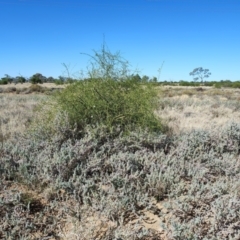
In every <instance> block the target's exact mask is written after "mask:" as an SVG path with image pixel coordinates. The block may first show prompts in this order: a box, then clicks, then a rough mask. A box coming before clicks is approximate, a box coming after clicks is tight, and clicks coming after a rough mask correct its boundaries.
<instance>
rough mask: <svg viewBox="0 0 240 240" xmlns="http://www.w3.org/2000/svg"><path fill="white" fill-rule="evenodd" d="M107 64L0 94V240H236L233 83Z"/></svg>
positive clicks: (238, 95) (239, 167)
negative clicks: (90, 73)
mask: <svg viewBox="0 0 240 240" xmlns="http://www.w3.org/2000/svg"><path fill="white" fill-rule="evenodd" d="M98 56H99V57H101V56H102V55H98ZM110 56H111V57H114V56H115V55H110ZM115 64H116V62H114V65H111V63H109V62H108V63H107V66H111V67H112V68H110V69H111V71H112V72H111V71H109V68H104V66H100V69H101V70H104V71H103V72H99V71H97V72H98V74H99V75H98V76H99V78H90V79H88V80H85V81H81V82H77V83H73V84H70V85H68V86H66V87H65V88H63V89H62V90H59V91H55V92H54V91H50V92H48V91H47V92H45V93H40V94H35V93H34V94H28V95H25V94H22V93H21V92H20V93H19V94H18V95H13V94H10V93H2V94H1V95H0V110H1V111H0V120H1V134H0V140H1V146H0V174H1V175H0V177H1V178H0V181H1V184H0V238H1V239H81V240H82V239H83V240H84V239H86V240H87V239H99V240H100V239H109V240H110V239H118V240H120V239H146V240H147V239H239V238H240V228H239V226H240V181H239V177H240V159H239V149H240V124H239V119H240V112H239V109H240V103H239V100H240V90H238V89H216V88H212V87H193V88H191V87H173V86H172V87H171V86H170V87H164V86H161V87H159V86H156V85H155V84H152V83H151V82H150V83H149V82H147V83H142V82H138V81H136V79H134V78H132V77H126V78H123V77H122V76H121V77H119V78H116V77H114V78H112V73H116V71H115V70H114V68H113V67H114V66H115ZM94 73H96V68H94ZM46 93H47V94H46Z"/></svg>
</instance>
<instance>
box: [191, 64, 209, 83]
mask: <svg viewBox="0 0 240 240" xmlns="http://www.w3.org/2000/svg"><path fill="white" fill-rule="evenodd" d="M189 75H190V76H198V77H195V78H194V80H195V81H198V80H199V79H200V80H201V83H203V79H204V78H208V77H209V76H210V75H211V73H210V72H209V69H203V68H202V67H198V68H195V69H193V71H192V72H190V73H189Z"/></svg>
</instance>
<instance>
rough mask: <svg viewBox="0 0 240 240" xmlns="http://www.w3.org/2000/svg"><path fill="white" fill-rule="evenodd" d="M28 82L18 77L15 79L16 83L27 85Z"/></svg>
mask: <svg viewBox="0 0 240 240" xmlns="http://www.w3.org/2000/svg"><path fill="white" fill-rule="evenodd" d="M26 81H27V80H26V78H25V77H22V76H17V77H15V83H25V82H26Z"/></svg>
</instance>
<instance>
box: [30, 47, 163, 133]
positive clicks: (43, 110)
mask: <svg viewBox="0 0 240 240" xmlns="http://www.w3.org/2000/svg"><path fill="white" fill-rule="evenodd" d="M94 53H95V54H94V56H93V57H92V56H91V55H88V56H90V57H91V59H92V61H93V62H91V65H90V66H91V68H90V69H89V68H88V75H89V78H85V80H80V81H77V82H74V83H72V84H70V85H68V86H67V87H66V88H65V89H63V90H62V91H61V92H57V93H55V94H53V95H52V96H51V97H50V98H49V99H48V101H47V102H45V103H43V104H42V105H40V106H39V108H38V110H37V113H38V114H37V115H38V117H37V118H36V120H35V121H34V122H35V123H34V124H33V126H34V125H35V126H37V128H38V126H39V127H40V128H41V125H42V126H44V128H45V133H46V132H48V134H49V133H51V132H52V131H53V132H54V131H56V130H54V126H53V123H54V122H55V121H56V120H57V121H58V122H59V121H60V122H64V121H65V120H64V119H65V117H66V115H67V118H68V121H69V124H70V126H71V128H73V127H74V128H75V129H77V130H78V131H80V132H84V130H85V128H86V127H87V126H90V127H95V126H97V125H104V126H105V127H106V129H107V131H109V132H110V133H113V128H114V127H118V129H119V132H125V133H126V132H128V131H132V130H134V129H135V128H143V129H148V130H149V131H164V129H165V128H164V127H163V124H161V121H160V119H159V118H157V117H156V115H155V114H154V110H155V109H156V108H157V90H156V88H155V87H154V85H153V84H151V83H141V82H139V81H135V79H134V77H133V75H131V74H128V72H129V70H128V62H127V61H125V60H123V58H122V57H121V56H120V55H119V53H116V54H112V53H111V52H110V51H107V50H106V47H105V45H103V47H102V49H101V50H100V51H99V52H96V51H94ZM59 113H60V114H59ZM61 115H62V116H64V117H63V118H62V119H61ZM56 116H57V118H56ZM39 119H40V120H39ZM44 128H43V129H44ZM114 134H117V133H114Z"/></svg>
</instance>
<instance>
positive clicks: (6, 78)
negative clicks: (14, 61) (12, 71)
mask: <svg viewBox="0 0 240 240" xmlns="http://www.w3.org/2000/svg"><path fill="white" fill-rule="evenodd" d="M4 76H5V77H3V78H2V81H4V82H5V83H6V82H7V83H12V82H13V80H14V78H12V77H11V76H10V75H8V74H4Z"/></svg>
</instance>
